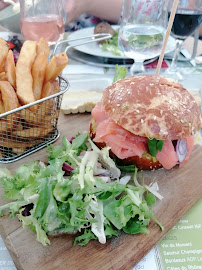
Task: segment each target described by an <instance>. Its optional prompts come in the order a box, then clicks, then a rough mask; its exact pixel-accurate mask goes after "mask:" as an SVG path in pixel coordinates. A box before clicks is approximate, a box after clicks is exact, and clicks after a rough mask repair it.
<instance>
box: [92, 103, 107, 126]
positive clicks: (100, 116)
mask: <svg viewBox="0 0 202 270" xmlns="http://www.w3.org/2000/svg"><path fill="white" fill-rule="evenodd" d="M91 115H92V116H93V118H94V119H95V120H96V124H97V125H99V123H100V122H102V121H104V120H105V119H108V118H109V116H108V114H107V113H106V112H105V108H104V106H103V104H102V102H98V103H97V104H96V106H95V107H94V108H93V109H92V112H91Z"/></svg>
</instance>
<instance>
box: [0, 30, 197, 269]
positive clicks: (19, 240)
mask: <svg viewBox="0 0 202 270" xmlns="http://www.w3.org/2000/svg"><path fill="white" fill-rule="evenodd" d="M2 33H3V32H2ZM0 37H1V32H0ZM61 50H63V49H61ZM67 55H68V58H69V63H68V66H67V67H66V68H65V69H64V70H63V72H62V74H61V76H62V77H64V78H65V79H67V80H68V81H69V84H70V85H69V89H68V90H67V92H66V93H65V95H67V96H68V94H70V93H72V92H77V91H78V92H79V93H81V92H83V93H84V95H86V96H87V93H91V91H97V92H99V93H102V91H103V90H104V89H105V88H106V87H107V86H108V85H110V84H111V83H112V81H113V76H114V68H115V65H113V64H112V65H111V66H110V64H108V65H107V66H105V65H104V64H102V65H96V63H94V62H93V63H92V62H90V61H89V63H88V60H86V61H82V59H81V61H80V59H78V58H75V54H72V55H71V51H69V52H67ZM85 57H86V56H85ZM85 59H87V58H85ZM154 61H156V60H154ZM164 61H165V63H164V64H165V68H164V69H162V70H161V74H162V75H163V74H164V72H165V70H166V67H168V66H169V64H170V60H169V59H166V58H165V59H164ZM152 63H153V62H152ZM152 63H149V64H148V66H147V68H146V73H147V74H152V73H154V72H155V67H156V64H152ZM178 64H179V68H180V69H181V70H182V71H183V72H184V78H183V80H182V81H180V83H182V84H183V85H184V86H185V87H186V88H187V89H188V90H190V91H191V92H192V93H193V92H194V93H195V95H196V96H198V98H199V100H200V98H201V96H202V80H201V79H202V65H201V64H196V65H195V66H193V64H192V63H190V61H187V62H186V61H183V62H179V63H178ZM128 76H129V74H128ZM90 121H91V113H90V112H82V113H81V112H79V111H77V112H75V111H74V112H73V113H72V112H70V113H68V114H65V113H64V112H63V111H60V114H59V120H58V126H57V128H58V131H59V133H60V136H59V138H58V139H57V140H56V141H55V142H54V143H53V144H54V145H60V144H61V143H62V138H63V137H66V138H67V139H71V138H72V137H73V136H75V135H76V134H78V133H83V132H89V128H90ZM201 135H202V134H201V131H199V132H198V133H197V134H196V136H195V144H196V145H195V147H194V151H193V154H192V156H191V159H190V161H189V162H188V163H187V164H186V165H185V166H184V167H182V168H178V167H176V168H173V169H172V170H170V171H166V170H158V171H151V172H144V174H145V181H146V183H147V182H148V184H149V182H150V181H151V182H152V181H154V180H155V181H157V182H158V185H159V189H160V193H161V194H162V195H163V197H164V198H163V200H162V201H157V204H156V206H155V207H154V213H155V215H156V217H157V218H158V219H159V220H160V221H161V222H162V224H163V226H164V228H165V229H164V231H161V230H160V229H159V227H158V226H156V225H155V223H154V222H151V224H150V225H149V230H150V233H149V234H148V235H147V234H138V235H126V234H124V233H121V234H120V235H119V236H118V237H117V238H113V239H110V240H108V241H107V243H106V244H105V245H102V244H100V243H98V242H97V241H91V242H90V243H89V244H88V245H87V246H85V247H80V246H75V247H74V246H73V238H74V236H73V235H60V236H57V237H50V240H51V244H50V246H47V247H44V246H42V245H41V244H40V243H38V242H37V241H36V236H35V233H34V232H32V231H30V230H29V228H22V226H21V222H20V221H19V220H18V219H17V218H16V217H14V218H9V217H8V216H4V217H1V218H0V270H16V269H19V270H32V269H39V270H42V269H44V270H49V269H61V270H63V269H71V270H80V269H85V270H91V269H103V270H106V269H114V270H117V269H124V270H125V269H134V270H138V269H144V270H161V269H162V270H163V269H165V270H178V269H179V270H187V269H202V215H201V208H202V170H201V167H202V146H201V145H202V140H201ZM33 160H41V161H43V162H47V151H46V147H44V148H43V149H40V150H38V151H37V152H35V153H32V154H31V155H28V156H26V157H24V158H22V159H20V160H18V161H15V162H11V163H8V164H2V163H0V168H3V167H7V168H8V169H9V170H10V171H12V172H14V171H15V170H16V169H17V168H18V167H19V166H20V165H21V164H25V163H27V162H30V161H33ZM0 194H1V197H0V205H3V204H4V203H5V202H6V201H5V199H4V198H3V189H2V188H1V189H0Z"/></svg>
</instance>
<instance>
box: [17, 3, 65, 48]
mask: <svg viewBox="0 0 202 270" xmlns="http://www.w3.org/2000/svg"><path fill="white" fill-rule="evenodd" d="M20 13H21V21H20V22H21V32H22V35H23V37H24V38H25V39H29V40H35V41H39V39H40V38H41V37H43V38H44V39H45V40H47V41H48V43H49V45H53V44H55V43H57V42H58V41H59V40H61V39H62V38H63V36H64V24H65V21H64V18H65V16H64V9H63V2H62V0H48V1H47V0H20Z"/></svg>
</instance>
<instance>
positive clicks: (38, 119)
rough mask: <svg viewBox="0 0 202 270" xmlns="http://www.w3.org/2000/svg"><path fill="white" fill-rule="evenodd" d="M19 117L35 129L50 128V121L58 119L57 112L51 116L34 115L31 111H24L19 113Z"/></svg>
mask: <svg viewBox="0 0 202 270" xmlns="http://www.w3.org/2000/svg"><path fill="white" fill-rule="evenodd" d="M20 112H21V113H20V117H21V118H22V119H24V120H25V121H26V122H27V123H31V124H33V125H34V126H37V127H46V128H49V127H52V123H51V122H52V121H54V120H55V119H57V118H58V114H59V113H58V111H55V113H54V114H51V115H46V116H44V115H42V114H41V113H38V114H35V113H33V112H32V111H31V110H29V109H28V110H27V109H24V110H22V111H20Z"/></svg>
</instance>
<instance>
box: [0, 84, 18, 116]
mask: <svg viewBox="0 0 202 270" xmlns="http://www.w3.org/2000/svg"><path fill="white" fill-rule="evenodd" d="M0 91H1V95H2V100H3V104H4V108H5V111H6V112H8V111H10V110H13V109H16V108H18V107H19V102H18V98H17V95H16V92H15V90H14V89H13V87H12V85H11V84H10V83H9V82H6V81H0Z"/></svg>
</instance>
